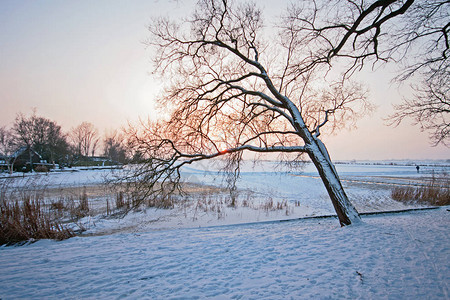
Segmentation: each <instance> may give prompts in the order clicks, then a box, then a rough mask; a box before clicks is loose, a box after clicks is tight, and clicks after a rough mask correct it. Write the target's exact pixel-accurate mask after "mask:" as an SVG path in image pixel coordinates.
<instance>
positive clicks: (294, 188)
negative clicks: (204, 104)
mask: <svg viewBox="0 0 450 300" xmlns="http://www.w3.org/2000/svg"><path fill="white" fill-rule="evenodd" d="M219 165H220V162H212V163H209V164H198V165H193V166H189V167H188V168H186V169H185V170H184V173H183V176H184V179H185V181H187V182H190V183H197V184H204V185H210V186H216V187H221V186H224V179H223V178H222V177H220V176H219V177H217V168H218V166H219ZM336 167H337V170H338V172H339V174H340V177H341V179H342V182H343V184H344V186H345V188H346V191H347V194H348V195H349V197H350V199H351V201H352V202H353V203H354V204H355V206H356V207H357V209H358V211H360V212H380V211H381V212H382V211H390V210H402V209H408V208H417V207H418V206H417V205H414V204H408V205H405V204H403V203H399V202H396V201H394V200H392V198H391V189H392V187H394V186H399V185H414V186H418V185H421V184H424V183H426V182H427V181H430V180H432V178H438V177H439V176H441V175H445V174H448V173H449V172H450V166H449V165H448V163H446V162H441V163H436V162H432V163H429V162H421V168H420V173H417V171H416V168H415V165H414V164H411V163H402V164H401V165H399V164H398V163H397V164H396V165H392V164H385V163H384V164H373V162H372V163H371V164H370V165H367V164H363V163H359V164H355V163H351V164H349V163H345V164H337V165H336ZM115 172H120V171H117V170H116V171H115ZM110 176H111V172H110V171H109V170H88V171H86V170H79V171H76V172H62V173H57V172H55V173H50V174H48V175H38V176H29V177H28V176H26V177H25V178H15V179H13V180H8V179H5V178H3V179H0V180H8V187H9V188H12V189H15V188H21V187H24V186H27V185H29V183H30V181H33V182H34V183H35V184H36V183H38V184H41V185H45V186H46V187H47V188H62V187H76V186H80V187H82V186H95V185H99V184H102V183H103V182H104V180H105V178H108V177H110ZM444 184H445V182H444ZM237 187H238V191H239V197H238V201H241V202H240V205H238V206H237V207H228V206H226V205H224V206H221V207H220V208H221V210H220V213H218V212H217V210H211V209H210V210H200V209H198V208H197V207H196V206H190V207H179V208H176V209H174V210H161V209H160V210H157V209H147V210H142V211H139V212H132V213H130V214H129V215H127V216H126V217H124V218H106V217H105V216H104V215H101V214H99V215H94V216H89V217H85V218H84V219H82V220H81V221H80V222H82V223H83V225H84V226H85V227H86V228H87V229H88V230H87V231H86V232H85V233H83V234H82V235H81V236H79V237H75V238H71V239H69V240H65V241H62V242H55V241H48V240H43V241H38V242H36V243H32V244H29V245H26V246H20V247H4V246H3V247H0V264H1V266H2V267H1V268H0V299H2V300H3V299H61V298H63V299H115V298H127V299H203V298H212V299H449V295H448V286H447V285H448V282H450V280H449V279H450V264H449V254H450V248H449V246H450V244H449V241H448V237H449V236H450V235H449V233H450V229H449V228H450V227H449V225H450V222H449V221H450V219H449V213H450V212H449V211H448V210H449V207H442V208H439V209H434V210H426V211H417V212H408V213H400V214H381V215H374V216H364V217H363V223H362V224H359V225H355V226H350V227H346V228H341V227H339V223H338V221H337V219H335V218H322V219H307V220H305V219H301V220H294V221H289V222H279V220H292V219H298V218H303V217H311V216H324V215H331V214H333V213H334V211H333V208H332V205H331V202H330V200H329V199H328V196H327V194H326V191H325V188H324V187H323V186H322V183H321V181H320V179H319V178H318V177H317V172H315V170H314V168H313V166H312V165H311V164H306V165H305V166H303V168H302V169H301V170H290V171H288V170H287V169H286V168H285V167H283V166H278V165H277V164H276V163H274V162H263V163H260V164H257V165H253V164H252V163H246V164H244V166H243V168H242V171H241V179H240V180H239V181H238V184H237ZM208 197H213V198H214V199H215V201H217V199H221V198H220V197H228V196H227V195H226V194H224V195H213V196H208ZM268 199H270V201H272V202H274V203H280V202H281V203H285V204H286V206H285V207H283V208H282V209H270V208H264V207H266V206H265V205H266V204H267V201H268ZM90 200H91V201H93V202H94V204H95V203H96V202H98V203H100V202H102V201H104V200H105V199H102V198H101V197H100V198H98V199H97V198H94V199H90ZM244 201H250V202H252V203H254V204H253V205H243V202H244ZM214 203H216V204H215V205H217V202H214ZM255 203H259V204H255Z"/></svg>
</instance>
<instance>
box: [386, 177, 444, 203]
mask: <svg viewBox="0 0 450 300" xmlns="http://www.w3.org/2000/svg"><path fill="white" fill-rule="evenodd" d="M391 196H392V199H394V200H397V201H400V202H406V203H411V202H413V203H419V204H426V205H434V206H444V205H449V204H450V178H449V177H448V176H445V177H440V178H436V177H435V176H434V174H433V176H432V178H431V180H430V182H429V183H428V184H426V185H424V186H420V187H416V186H397V187H394V188H393V189H392V192H391Z"/></svg>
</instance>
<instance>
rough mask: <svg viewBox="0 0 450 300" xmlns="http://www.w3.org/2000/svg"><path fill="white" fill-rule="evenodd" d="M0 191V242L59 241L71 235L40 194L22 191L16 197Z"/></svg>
mask: <svg viewBox="0 0 450 300" xmlns="http://www.w3.org/2000/svg"><path fill="white" fill-rule="evenodd" d="M10 196H13V197H14V196H15V195H12V194H10V193H9V194H7V193H6V192H2V193H1V194H0V211H1V216H0V244H1V245H3V244H16V243H20V242H24V241H29V240H38V239H56V240H63V239H67V238H70V237H72V236H74V235H75V233H74V231H73V230H71V229H69V228H67V227H65V226H63V225H62V224H61V223H60V222H58V221H57V220H54V218H53V215H52V214H51V212H50V211H49V210H46V209H45V205H44V202H43V199H42V195H41V194H39V193H29V192H24V193H21V194H20V197H19V198H15V199H11V198H10Z"/></svg>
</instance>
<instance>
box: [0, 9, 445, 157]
mask: <svg viewBox="0 0 450 300" xmlns="http://www.w3.org/2000/svg"><path fill="white" fill-rule="evenodd" d="M193 2H194V1H187V0H178V1H175V0H174V1H156V0H148V1H144V0H142V1H140V0H139V1H137V0H130V1H125V0H123V1H110V0H108V1H106V0H101V1H98V0H96V1H87V0H81V1H56V0H45V1H42V0H37V1H21V0H12V1H9V0H8V1H6V0H0V104H1V105H0V107H1V108H0V126H3V125H11V124H12V122H13V120H14V118H15V116H16V114H17V113H18V112H23V113H25V114H29V113H31V110H32V108H33V107H36V108H37V112H38V114H39V115H42V116H45V117H48V118H50V119H52V120H55V121H56V122H57V123H59V124H61V125H62V126H63V128H64V129H65V130H70V128H71V127H74V126H76V125H78V124H79V123H81V122H83V121H89V122H92V123H93V124H94V125H95V126H96V127H98V128H99V130H100V132H102V133H103V132H104V131H105V130H112V129H116V128H119V127H120V126H122V125H126V123H127V121H135V120H137V119H138V118H139V117H141V118H147V116H151V117H153V118H155V117H157V115H156V111H155V109H154V106H153V99H154V97H155V95H156V93H157V91H158V88H159V87H160V84H159V83H158V82H157V81H155V80H154V79H152V77H151V76H150V75H149V72H151V70H152V65H151V62H150V59H151V52H150V51H149V50H148V49H146V47H145V45H144V44H143V43H142V42H143V41H144V40H145V39H146V38H147V37H148V32H147V29H146V25H147V24H148V23H149V20H150V19H151V17H152V16H156V15H161V14H162V15H174V16H178V17H179V16H183V15H185V14H186V13H187V12H189V11H191V10H192V8H191V6H192V3H193ZM274 2H276V1H257V3H262V5H263V6H264V7H266V8H268V10H269V11H270V13H271V14H272V15H273V14H275V13H276V12H277V11H279V12H281V11H280V10H279V8H281V7H283V5H280V4H275V3H274ZM392 77H393V74H392V73H389V72H387V71H386V70H384V69H381V70H378V71H377V72H376V73H373V74H367V73H366V74H362V75H360V78H362V79H363V81H370V82H371V84H370V88H371V96H372V101H373V103H375V104H376V105H378V107H379V108H378V110H377V112H376V113H374V114H373V115H372V116H367V117H365V118H364V119H363V120H361V121H360V122H359V123H358V124H359V126H358V129H357V130H352V131H350V132H348V131H343V132H340V133H338V134H337V135H336V136H332V137H328V138H325V142H326V143H327V145H328V148H329V150H330V153H331V155H332V158H334V159H353V158H354V159H401V158H412V159H425V158H432V159H433V158H434V159H450V151H449V149H448V148H446V147H443V146H440V147H430V144H429V141H428V139H427V134H426V133H421V132H420V130H419V128H418V127H417V126H415V127H412V126H411V125H410V124H409V123H408V122H406V123H405V124H403V125H401V126H400V127H398V128H391V127H387V126H385V125H384V123H385V122H384V121H383V119H382V118H385V117H386V116H387V115H388V114H389V113H392V103H398V102H399V101H400V99H401V96H400V95H399V91H398V89H397V87H396V86H395V85H391V84H390V83H389V80H390V79H391V78H392Z"/></svg>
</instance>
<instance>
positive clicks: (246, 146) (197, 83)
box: [128, 0, 414, 225]
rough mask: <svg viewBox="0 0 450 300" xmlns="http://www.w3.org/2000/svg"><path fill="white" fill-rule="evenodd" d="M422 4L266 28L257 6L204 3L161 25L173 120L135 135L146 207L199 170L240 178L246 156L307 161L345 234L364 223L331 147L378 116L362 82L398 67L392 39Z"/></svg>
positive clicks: (341, 8)
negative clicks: (343, 133)
mask: <svg viewBox="0 0 450 300" xmlns="http://www.w3.org/2000/svg"><path fill="white" fill-rule="evenodd" d="M413 2H414V1H412V0H407V1H395V0H378V1H370V2H369V3H366V1H363V0H361V1H348V0H346V1H344V0H336V1H323V2H314V1H304V2H300V4H298V5H292V6H290V7H289V8H288V10H287V11H286V14H285V15H284V16H282V18H281V22H280V23H279V25H278V26H275V27H274V28H267V27H265V25H264V23H263V18H262V14H261V11H260V10H259V9H257V8H256V7H255V5H254V4H246V3H234V2H232V1H227V0H221V1H219V0H201V1H199V3H198V5H197V8H196V10H195V12H194V13H193V15H192V16H191V17H190V18H189V19H187V20H185V21H184V22H181V23H176V22H172V21H170V20H168V19H166V18H159V19H157V20H155V21H154V22H153V23H152V25H151V26H150V27H149V30H150V32H151V38H150V39H149V42H148V43H149V45H151V46H154V47H155V48H156V50H157V54H156V56H155V58H154V60H155V64H156V70H157V71H159V72H160V74H161V75H162V76H163V78H164V79H165V80H166V82H167V87H166V89H165V92H164V93H163V95H162V97H161V98H160V100H159V103H160V104H161V105H162V106H163V107H164V109H166V110H167V111H169V112H170V116H169V117H168V118H167V119H166V120H164V121H160V122H158V123H156V124H147V125H146V126H141V127H140V128H131V129H129V132H128V133H129V134H128V136H129V141H128V142H129V145H130V146H131V147H133V148H134V149H135V151H136V152H138V153H139V154H140V155H141V157H144V158H146V160H145V162H144V163H143V164H142V165H141V166H140V167H138V169H137V170H136V173H135V174H134V176H135V178H137V180H138V181H140V182H143V183H145V187H146V190H145V194H144V196H149V195H154V194H158V193H159V194H163V195H164V194H167V193H170V192H172V191H173V190H174V189H175V188H176V187H177V183H179V181H180V168H181V167H182V166H184V165H186V164H190V163H193V162H195V161H200V160H206V159H211V158H215V157H218V156H222V155H223V156H224V157H225V158H226V159H227V160H228V162H230V164H231V166H232V167H233V168H231V170H233V171H238V170H239V162H240V161H241V159H242V153H243V152H244V151H252V152H256V153H274V152H276V153H294V154H307V155H308V156H309V158H310V159H311V161H312V162H313V163H314V165H315V166H316V168H317V170H318V172H319V174H320V177H321V179H322V181H323V183H324V185H325V187H326V189H327V191H328V194H329V196H330V199H331V201H332V203H333V206H334V208H335V210H336V213H337V216H338V218H339V222H340V224H341V225H349V224H351V223H353V222H355V221H358V220H359V215H358V212H357V211H356V209H355V208H354V206H353V205H352V204H351V202H350V201H349V199H348V197H347V195H346V193H345V191H344V189H343V187H342V184H341V182H340V179H339V176H338V174H337V172H336V170H335V168H334V165H333V163H332V161H331V159H330V156H329V154H328V151H327V149H326V147H325V145H324V144H323V142H322V141H321V139H320V135H321V133H323V132H326V131H328V132H330V131H332V130H334V129H338V128H340V127H343V126H345V125H346V124H348V122H352V121H353V120H355V118H357V117H359V116H361V115H362V114H364V113H365V112H366V111H367V109H370V105H368V104H367V102H366V97H365V94H366V93H365V89H364V88H363V87H362V86H361V85H359V84H357V83H356V82H354V81H352V80H351V77H352V75H353V74H354V73H355V72H357V71H358V70H359V69H360V68H362V67H363V66H364V65H365V64H366V63H367V62H368V61H372V62H377V61H387V60H389V55H390V54H391V53H393V52H394V51H395V50H396V49H395V48H394V47H393V46H392V45H390V44H387V45H386V48H382V46H381V45H382V42H383V41H384V37H385V32H390V31H391V30H399V29H398V28H396V25H395V23H394V22H393V21H394V20H395V19H396V18H397V17H398V16H400V15H402V14H404V13H405V12H407V11H408V9H410V7H411V6H412V4H413ZM391 41H392V40H391ZM389 47H391V48H389Z"/></svg>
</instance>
